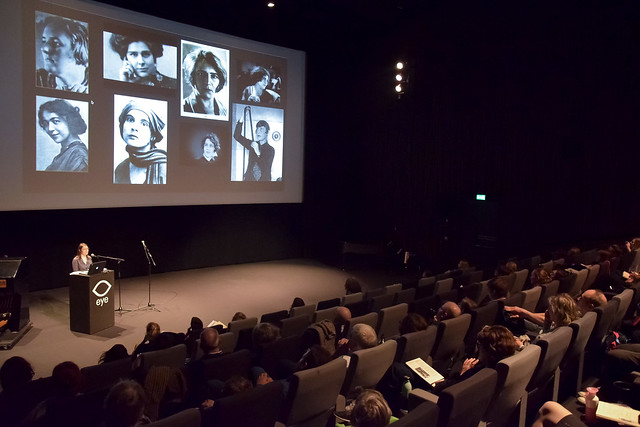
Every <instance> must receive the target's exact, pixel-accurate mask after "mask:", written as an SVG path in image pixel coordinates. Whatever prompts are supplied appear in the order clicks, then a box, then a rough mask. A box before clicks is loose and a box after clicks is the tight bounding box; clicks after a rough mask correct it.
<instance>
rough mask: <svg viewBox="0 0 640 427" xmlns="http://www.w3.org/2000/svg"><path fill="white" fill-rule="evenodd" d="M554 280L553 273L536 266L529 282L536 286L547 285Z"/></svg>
mask: <svg viewBox="0 0 640 427" xmlns="http://www.w3.org/2000/svg"><path fill="white" fill-rule="evenodd" d="M552 280H553V279H552V278H551V274H549V272H548V271H547V270H545V269H544V268H542V267H536V268H534V269H533V270H532V271H531V275H530V276H529V282H530V283H531V287H532V288H533V287H535V286H540V285H546V284H547V283H550V282H551V281H552Z"/></svg>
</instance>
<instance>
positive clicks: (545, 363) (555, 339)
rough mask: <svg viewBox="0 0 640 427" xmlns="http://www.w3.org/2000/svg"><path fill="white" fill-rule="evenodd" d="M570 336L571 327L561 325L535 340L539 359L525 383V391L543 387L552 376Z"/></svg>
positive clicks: (565, 350) (569, 340)
mask: <svg viewBox="0 0 640 427" xmlns="http://www.w3.org/2000/svg"><path fill="white" fill-rule="evenodd" d="M572 336H573V329H571V328H570V327H569V326H561V327H559V328H556V329H554V330H553V331H552V332H550V333H548V334H544V335H542V336H541V337H540V338H538V339H537V340H536V342H535V345H537V346H539V347H540V359H539V360H538V366H536V370H535V371H534V373H533V376H532V377H531V380H530V381H529V384H528V385H527V391H532V390H534V389H537V388H540V387H543V386H544V385H546V384H547V383H548V381H549V380H550V379H551V378H553V375H554V373H555V371H556V368H558V367H559V366H560V362H562V359H563V358H564V355H565V354H566V353H567V349H568V348H569V344H570V343H571V337H572Z"/></svg>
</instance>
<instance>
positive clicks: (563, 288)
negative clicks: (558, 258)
mask: <svg viewBox="0 0 640 427" xmlns="http://www.w3.org/2000/svg"><path fill="white" fill-rule="evenodd" d="M577 278H578V276H577V275H576V274H575V273H571V274H569V275H568V276H565V277H560V278H559V279H558V281H559V282H560V285H559V286H558V293H559V294H569V295H571V292H572V291H573V288H574V285H575V283H576V280H577Z"/></svg>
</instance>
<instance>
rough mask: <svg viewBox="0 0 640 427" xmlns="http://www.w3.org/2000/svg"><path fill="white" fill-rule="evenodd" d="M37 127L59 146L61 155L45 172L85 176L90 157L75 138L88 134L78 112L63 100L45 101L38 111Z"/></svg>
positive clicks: (81, 143)
mask: <svg viewBox="0 0 640 427" xmlns="http://www.w3.org/2000/svg"><path fill="white" fill-rule="evenodd" d="M38 123H39V124H40V127H41V128H42V130H44V131H45V132H46V133H47V135H49V137H50V138H51V140H52V141H53V142H55V143H56V144H60V153H59V154H58V155H57V156H55V157H54V158H53V160H52V161H51V164H50V165H49V166H47V168H46V169H45V170H47V171H54V172H86V171H87V169H88V165H89V153H88V151H87V146H86V145H85V144H84V142H82V141H81V140H80V137H79V136H78V135H82V134H83V133H85V132H86V131H87V124H86V123H85V121H84V119H83V118H82V116H81V115H80V109H79V108H78V107H74V106H73V105H71V104H70V103H69V102H67V101H65V100H64V99H54V100H52V101H47V102H45V103H44V104H42V105H40V108H38Z"/></svg>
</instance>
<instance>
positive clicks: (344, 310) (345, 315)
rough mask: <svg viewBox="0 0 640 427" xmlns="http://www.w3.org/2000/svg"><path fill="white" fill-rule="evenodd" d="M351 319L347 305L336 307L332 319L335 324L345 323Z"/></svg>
mask: <svg viewBox="0 0 640 427" xmlns="http://www.w3.org/2000/svg"><path fill="white" fill-rule="evenodd" d="M349 320H351V310H349V308H348V307H344V306H339V307H337V308H336V317H335V319H334V321H333V323H334V324H335V325H346V324H347V322H349Z"/></svg>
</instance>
